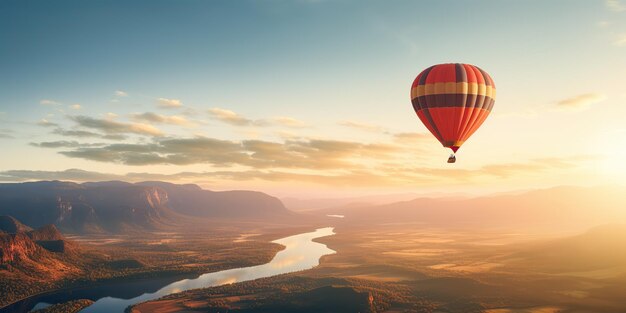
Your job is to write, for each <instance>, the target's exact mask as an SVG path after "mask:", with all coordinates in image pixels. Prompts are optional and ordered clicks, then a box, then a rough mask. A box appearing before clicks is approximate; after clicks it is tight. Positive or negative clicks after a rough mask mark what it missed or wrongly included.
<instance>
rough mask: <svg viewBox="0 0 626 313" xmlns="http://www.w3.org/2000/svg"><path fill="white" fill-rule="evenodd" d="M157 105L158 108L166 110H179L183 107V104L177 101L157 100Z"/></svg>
mask: <svg viewBox="0 0 626 313" xmlns="http://www.w3.org/2000/svg"><path fill="white" fill-rule="evenodd" d="M157 103H158V104H159V106H160V107H162V108H167V109H172V108H180V107H182V106H183V103H182V102H181V101H180V100H178V99H166V98H158V99H157Z"/></svg>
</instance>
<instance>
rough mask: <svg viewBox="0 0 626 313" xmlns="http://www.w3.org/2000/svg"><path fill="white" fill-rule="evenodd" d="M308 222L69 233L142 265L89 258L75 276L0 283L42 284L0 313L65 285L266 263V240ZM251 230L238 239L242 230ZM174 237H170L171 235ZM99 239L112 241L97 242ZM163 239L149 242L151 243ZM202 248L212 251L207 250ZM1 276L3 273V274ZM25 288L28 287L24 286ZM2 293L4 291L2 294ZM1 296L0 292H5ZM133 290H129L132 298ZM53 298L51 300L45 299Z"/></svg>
mask: <svg viewBox="0 0 626 313" xmlns="http://www.w3.org/2000/svg"><path fill="white" fill-rule="evenodd" d="M307 228H308V229H311V228H310V227H304V226H301V227H300V226H298V227H284V228H269V229H268V228H262V227H257V228H252V227H250V228H249V230H247V231H241V230H239V231H237V229H231V230H224V229H220V232H219V233H218V232H217V231H211V232H193V233H191V234H184V233H166V234H160V233H157V234H143V235H135V236H132V237H130V236H128V237H122V236H116V238H115V239H116V240H107V238H105V237H104V236H96V237H74V238H79V239H80V245H81V248H82V249H84V251H85V252H86V253H89V254H90V255H93V254H98V255H99V256H102V257H107V256H108V259H112V257H111V256H113V255H115V257H116V259H125V260H138V261H139V262H141V263H142V264H144V265H145V266H142V267H138V268H122V269H116V268H106V267H105V266H103V265H102V262H100V263H96V262H88V261H85V263H84V264H81V267H82V268H83V271H84V272H85V273H89V275H83V274H80V275H76V276H73V277H70V278H68V279H64V280H62V281H56V282H55V281H52V282H50V281H44V282H43V284H42V282H38V281H26V282H21V285H19V283H20V281H14V282H13V283H7V282H6V280H5V282H4V283H3V282H2V280H3V278H0V284H4V285H5V287H6V288H11V285H16V286H20V287H22V288H28V287H27V286H39V287H41V286H43V287H45V288H40V289H39V290H35V291H37V292H33V293H28V292H24V293H22V294H23V295H24V296H22V297H20V298H19V299H9V298H8V297H7V298H4V299H0V300H4V301H5V303H4V306H3V307H2V308H1V309H0V312H27V311H28V310H30V309H31V308H32V307H33V305H34V304H33V303H32V302H33V301H34V302H35V303H36V302H39V301H37V299H50V298H56V296H55V294H58V293H63V292H65V291H69V290H77V289H84V288H90V287H93V286H103V285H115V284H117V283H123V282H128V281H129V280H133V281H148V280H151V279H154V278H156V277H158V278H164V277H165V278H166V279H169V278H172V279H171V280H170V281H167V282H164V283H163V285H166V284H167V283H170V282H172V281H174V280H175V279H181V277H182V278H193V277H198V276H199V275H200V274H202V273H207V272H216V271H222V270H227V269H232V268H239V267H246V266H254V265H259V264H264V263H267V262H269V261H270V260H271V259H272V258H273V257H274V256H275V254H276V253H277V252H278V251H281V250H282V249H283V247H282V246H280V245H278V244H275V243H272V242H270V241H271V240H274V239H276V238H280V237H282V236H285V235H287V236H288V235H291V234H294V233H298V232H302V231H303V230H304V229H307ZM248 233H254V234H257V235H255V236H248V237H247V238H245V239H244V240H241V239H240V236H241V235H242V234H248ZM172 238H173V239H172ZM103 241H110V242H111V243H107V244H101V242H103ZM161 241H163V242H165V243H162V244H150V243H154V242H161ZM206 251H211V252H212V253H209V254H207V253H206ZM3 277H5V278H6V276H3ZM25 290H26V291H28V290H32V289H25ZM4 296H6V294H4ZM4 296H3V297H4ZM132 296H133V295H131V297H132ZM50 303H56V302H50Z"/></svg>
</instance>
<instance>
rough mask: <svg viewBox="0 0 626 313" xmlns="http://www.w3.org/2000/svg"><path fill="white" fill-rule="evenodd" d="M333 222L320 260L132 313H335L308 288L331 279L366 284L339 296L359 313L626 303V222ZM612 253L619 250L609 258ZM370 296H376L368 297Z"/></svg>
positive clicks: (499, 312)
mask: <svg viewBox="0 0 626 313" xmlns="http://www.w3.org/2000/svg"><path fill="white" fill-rule="evenodd" d="M335 231H336V233H337V234H336V235H335V236H330V237H324V238H320V239H319V240H318V241H319V242H323V243H325V244H327V245H328V247H329V248H331V249H333V250H336V251H337V254H333V255H328V256H325V257H323V259H322V262H321V265H320V266H319V267H317V268H315V269H312V270H308V271H304V272H300V273H292V274H287V275H281V276H278V277H274V278H268V279H263V280H261V281H252V282H244V283H237V284H233V285H229V286H223V287H215V288H208V289H199V290H192V291H188V292H185V293H181V294H173V295H170V296H168V297H166V298H165V299H163V300H157V301H151V302H148V303H146V304H141V305H138V306H136V307H135V308H134V310H135V311H134V312H156V311H155V309H156V308H157V307H159V308H161V309H159V311H161V310H162V309H164V308H168V309H167V310H166V311H168V310H169V311H171V312H177V311H185V312H206V311H208V312H214V311H215V312H218V311H220V310H222V311H223V310H225V309H228V310H229V312H258V311H260V312H264V311H268V312H269V311H271V310H272V309H275V310H280V309H283V310H284V309H287V308H294V307H297V308H298V309H297V310H296V311H298V312H332V310H325V309H324V308H323V307H320V305H321V304H320V303H322V302H323V301H324V300H322V299H324V297H320V298H318V301H317V302H312V301H310V300H308V299H309V294H311V293H318V292H323V291H324V290H325V289H324V288H331V287H334V288H340V289H346V290H351V291H350V293H351V294H353V295H357V294H359V293H365V294H366V295H367V296H364V297H358V296H346V297H344V298H343V299H341V300H337V301H338V302H337V303H335V307H340V306H342V305H345V306H347V307H350V305H352V306H353V307H361V308H365V307H367V308H369V309H367V310H361V312H363V311H368V310H369V311H371V312H485V313H516V312H523V313H553V312H554V313H556V312H576V313H578V312H624V311H626V304H624V302H623V295H624V294H626V288H625V287H623V286H626V258H624V253H623V252H621V250H620V249H621V247H623V245H622V244H623V241H624V240H626V239H624V238H625V237H623V236H621V237H619V236H618V237H617V239H615V236H617V235H619V234H620V233H622V232H624V230H623V228H622V227H621V226H602V227H598V228H594V229H592V230H591V231H589V232H587V233H585V234H582V235H576V236H571V235H568V236H565V237H559V236H556V235H552V236H550V237H548V236H546V235H537V234H530V233H523V232H497V231H488V230H483V231H481V230H476V229H473V230H471V229H435V228H420V227H419V226H417V225H408V224H407V225H403V226H398V225H378V226H376V227H373V226H372V225H370V226H368V227H356V226H351V225H349V224H344V225H340V226H338V227H337V228H336V230H335ZM611 238H613V239H611ZM598 242H605V243H606V244H604V245H602V244H598ZM550 251H553V252H554V253H550ZM606 253H612V254H611V258H610V260H611V261H610V262H608V263H607V262H606V259H607V257H608V256H607V255H606ZM594 255H595V256H596V257H595V258H594V257H593V256H594ZM320 288H322V289H320ZM326 291H327V290H326ZM368 297H371V301H369V300H368V301H366V300H364V299H368ZM368 303H369V304H368ZM346 312H351V311H350V310H348V311H346ZM354 312H356V310H355V311H354Z"/></svg>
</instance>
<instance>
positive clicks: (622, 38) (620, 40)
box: [613, 34, 626, 47]
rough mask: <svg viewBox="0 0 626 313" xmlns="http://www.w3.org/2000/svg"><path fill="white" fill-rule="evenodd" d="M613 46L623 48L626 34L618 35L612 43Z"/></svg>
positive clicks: (625, 42)
mask: <svg viewBox="0 0 626 313" xmlns="http://www.w3.org/2000/svg"><path fill="white" fill-rule="evenodd" d="M613 44H614V45H616V46H618V47H625V46H626V34H621V35H619V37H617V39H615V41H613Z"/></svg>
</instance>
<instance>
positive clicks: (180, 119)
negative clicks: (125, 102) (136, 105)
mask: <svg viewBox="0 0 626 313" xmlns="http://www.w3.org/2000/svg"><path fill="white" fill-rule="evenodd" d="M131 118H132V119H133V120H135V121H141V122H147V123H160V124H172V125H180V126H193V125H195V124H194V123H193V122H191V121H189V120H187V118H185V117H184V116H179V115H163V114H157V113H152V112H145V113H135V114H132V115H131Z"/></svg>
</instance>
